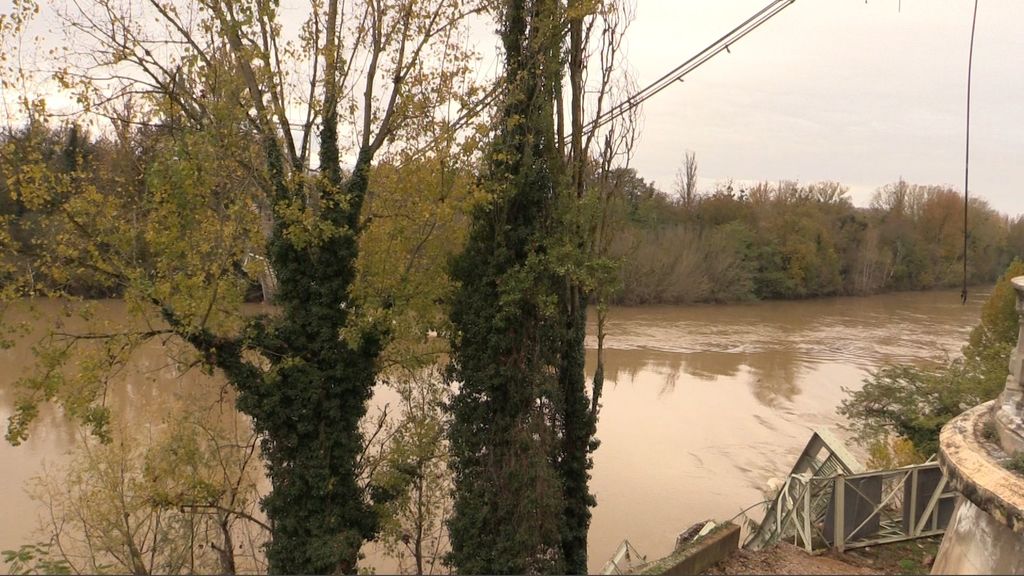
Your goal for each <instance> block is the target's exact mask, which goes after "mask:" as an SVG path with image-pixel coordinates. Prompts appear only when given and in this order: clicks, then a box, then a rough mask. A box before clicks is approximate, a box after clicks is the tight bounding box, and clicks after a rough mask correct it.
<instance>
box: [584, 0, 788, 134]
mask: <svg viewBox="0 0 1024 576" xmlns="http://www.w3.org/2000/svg"><path fill="white" fill-rule="evenodd" d="M794 2H796V0H773V1H772V2H769V3H768V4H767V5H766V6H765V7H764V8H761V9H760V10H758V11H757V12H756V13H755V14H754V15H753V16H751V17H750V18H747V19H746V20H744V21H743V23H742V24H740V25H739V26H737V27H735V28H733V29H732V30H730V31H729V32H728V33H727V34H725V35H724V36H722V37H721V38H719V39H718V40H715V41H714V42H712V43H711V44H709V45H708V46H707V47H706V48H704V49H703V50H701V51H700V52H698V53H697V54H696V55H695V56H693V57H692V58H690V59H689V60H687V61H686V62H683V63H682V64H680V65H679V66H676V67H675V68H673V69H672V70H671V71H669V72H668V73H667V74H665V75H664V76H662V77H660V78H658V79H657V80H655V81H654V82H652V83H650V84H648V85H647V86H645V87H644V88H643V89H641V90H639V91H638V92H636V93H635V94H633V95H631V96H630V97H629V98H627V99H626V100H625V101H623V102H620V103H618V104H616V105H615V106H612V107H611V108H610V109H609V110H607V111H606V112H604V113H603V114H601V115H600V116H598V117H597V118H594V119H593V120H591V121H590V122H588V123H587V124H586V125H585V126H583V134H590V133H592V132H594V131H595V130H597V129H598V128H601V127H602V126H604V125H606V124H608V123H609V122H612V121H613V120H615V119H616V118H618V117H619V116H623V115H625V114H628V113H629V112H631V111H632V110H634V109H635V108H638V107H639V106H640V105H641V104H643V103H644V102H646V101H647V100H649V99H650V98H652V97H653V96H655V95H656V94H658V93H659V92H661V91H662V90H664V89H665V88H668V87H669V86H671V85H672V84H673V83H674V82H681V81H682V80H683V77H684V76H686V75H687V74H689V73H690V72H692V71H694V70H696V69H697V68H699V67H700V65H701V64H704V63H705V62H707V61H708V60H711V59H712V58H714V57H715V56H717V55H718V54H719V53H721V52H723V51H724V52H728V53H730V54H731V53H732V52H731V51H730V50H729V46H731V45H732V44H734V43H736V42H737V41H739V40H740V39H742V38H743V37H745V36H746V35H747V34H750V33H751V32H753V31H754V30H756V29H757V28H758V27H759V26H761V25H762V24H764V23H765V22H767V21H768V20H771V19H772V17H773V16H775V15H776V14H778V13H779V12H782V11H783V10H785V9H786V8H788V7H789V6H790V5H792V4H793V3H794Z"/></svg>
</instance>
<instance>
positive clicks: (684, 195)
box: [675, 151, 697, 209]
mask: <svg viewBox="0 0 1024 576" xmlns="http://www.w3.org/2000/svg"><path fill="white" fill-rule="evenodd" d="M675 184H676V186H675V188H676V195H677V196H679V200H680V201H681V202H682V203H683V206H685V207H686V208H687V209H690V208H692V207H693V203H694V200H695V199H696V198H697V155H696V154H695V153H693V152H690V151H687V152H686V156H684V158H683V165H682V167H680V168H679V170H677V171H676V182H675Z"/></svg>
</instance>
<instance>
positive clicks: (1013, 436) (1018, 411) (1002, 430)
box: [992, 276, 1024, 454]
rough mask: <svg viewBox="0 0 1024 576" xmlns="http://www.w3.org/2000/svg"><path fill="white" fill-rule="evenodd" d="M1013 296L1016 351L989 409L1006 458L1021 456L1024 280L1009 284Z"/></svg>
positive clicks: (1023, 446) (1023, 445)
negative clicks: (1002, 386)
mask: <svg viewBox="0 0 1024 576" xmlns="http://www.w3.org/2000/svg"><path fill="white" fill-rule="evenodd" d="M1011 282H1012V283H1013V289H1014V291H1015V292H1016V293H1017V315H1018V317H1019V322H1018V324H1019V326H1020V328H1019V330H1020V332H1019V334H1018V336H1017V347H1016V348H1014V350H1013V353H1012V354H1010V373H1009V375H1007V377H1006V387H1005V388H1004V389H1003V393H1002V394H1000V395H999V398H997V399H996V402H995V405H994V406H993V407H992V416H993V420H994V422H995V429H996V433H997V434H998V435H999V443H1000V444H1001V445H1002V447H1003V449H1004V450H1006V452H1007V453H1008V454H1017V453H1024V276H1018V277H1016V278H1014V279H1013V280H1011Z"/></svg>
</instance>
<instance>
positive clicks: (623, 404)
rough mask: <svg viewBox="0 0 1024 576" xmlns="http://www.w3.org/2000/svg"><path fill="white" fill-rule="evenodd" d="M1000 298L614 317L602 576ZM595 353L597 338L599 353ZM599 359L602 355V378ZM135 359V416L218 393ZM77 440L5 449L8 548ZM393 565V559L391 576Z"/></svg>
mask: <svg viewBox="0 0 1024 576" xmlns="http://www.w3.org/2000/svg"><path fill="white" fill-rule="evenodd" d="M986 294H987V290H985V291H982V290H975V291H974V293H973V295H972V297H971V298H970V299H969V301H968V304H967V305H966V306H962V305H961V304H960V300H959V293H958V292H953V291H936V292H917V293H902V294H889V295H882V296H869V297H857V298H834V299H822V300H809V301H799V302H759V303H751V304H730V305H707V306H687V307H644V308H613V309H612V310H611V311H610V315H609V322H608V337H607V340H606V348H607V351H606V367H605V374H606V385H605V392H604V397H603V401H602V405H603V407H602V410H601V417H600V423H599V425H598V436H599V438H600V440H601V446H600V448H599V449H598V450H597V452H596V454H595V456H594V470H593V479H592V481H591V488H592V490H593V492H594V493H595V495H596V496H597V502H598V505H597V508H595V509H594V516H593V522H592V525H591V530H590V570H591V572H596V571H599V570H600V569H601V567H602V566H603V564H604V562H605V561H606V560H607V559H608V558H609V556H610V555H611V554H612V553H613V552H614V550H615V548H616V547H617V546H618V545H619V543H620V542H621V541H622V540H623V539H624V538H628V539H629V541H630V542H631V543H632V544H633V545H634V546H635V547H636V548H637V549H638V550H639V551H640V552H641V553H643V554H645V555H647V556H648V557H649V558H654V557H658V556H661V555H664V554H667V553H668V552H670V551H671V548H672V545H673V542H674V540H675V537H676V535H677V534H678V533H679V532H681V531H682V530H683V529H685V528H686V527H688V526H690V525H691V524H693V523H694V522H697V521H700V520H704V519H708V518H715V519H719V520H725V519H729V518H731V517H733V516H734V515H735V514H736V513H738V512H739V511H740V510H741V509H742V508H745V507H746V506H749V505H751V504H753V503H755V502H758V501H759V500H761V499H763V496H762V490H763V489H764V487H765V486H766V484H767V483H768V482H769V481H770V480H772V479H773V478H779V477H781V476H783V475H784V474H785V473H786V472H787V471H788V470H789V468H790V467H791V466H792V464H793V460H794V459H795V458H796V456H797V455H798V454H799V453H800V450H801V449H802V448H803V446H804V444H805V443H806V441H807V439H808V437H809V436H810V433H811V431H812V430H813V429H815V428H829V429H832V430H833V431H834V432H836V433H837V435H838V436H839V437H840V438H844V439H848V437H849V435H848V434H845V433H844V432H843V431H842V430H841V429H839V428H838V427H839V426H840V425H841V424H842V422H841V419H840V418H839V417H838V416H837V415H836V413H835V408H836V406H837V405H838V404H839V402H840V400H841V399H842V398H843V397H844V396H845V393H844V392H843V388H844V387H845V388H857V387H859V386H860V385H861V381H862V380H863V378H864V377H865V376H866V375H867V374H868V372H869V371H870V370H872V369H875V368H878V367H880V366H882V365H884V364H886V363H890V362H913V363H923V362H929V361H942V360H944V359H945V358H947V357H949V356H952V355H956V354H957V353H958V351H959V349H960V347H961V346H962V345H963V343H964V342H965V340H966V337H967V334H968V332H969V331H970V329H971V327H972V326H973V325H974V324H976V323H977V321H978V317H979V310H980V305H981V303H982V302H983V301H984V298H985V296H986ZM122 311H123V308H122V307H121V305H120V304H118V303H108V304H104V305H103V306H101V307H100V310H99V312H100V314H108V315H110V316H111V317H117V316H118V315H119V314H121V313H123V312H122ZM591 316H593V314H592V315H591ZM591 332H593V331H592V330H591ZM595 343H596V340H595V339H594V338H593V336H591V338H590V341H588V347H591V348H592V347H593V345H594V344H595ZM595 359H596V353H595V352H594V350H592V349H589V350H588V358H587V360H588V369H589V370H592V369H593V364H594V361H595ZM30 362H31V354H30V353H29V352H28V347H27V346H25V345H20V346H18V347H16V348H14V349H11V350H0V419H2V420H3V422H4V423H6V420H7V417H8V416H9V415H10V414H11V412H12V411H13V400H14V399H13V394H12V390H11V384H12V382H13V381H14V380H15V379H16V378H17V377H18V376H19V374H21V373H22V372H23V370H25V368H26V367H27V366H28V365H29V363H30ZM133 362H134V364H133V366H131V368H130V369H129V370H127V371H126V374H125V375H124V384H123V385H122V386H120V387H116V389H114V390H112V393H111V396H110V402H111V404H112V406H114V409H115V411H116V412H118V413H119V414H121V415H122V416H123V417H124V418H125V419H127V420H129V421H131V420H136V421H145V420H149V419H153V418H154V417H155V416H154V415H155V414H159V413H160V412H161V410H162V406H164V405H165V404H166V403H167V402H168V401H169V399H170V398H171V396H173V395H174V394H176V393H179V392H181V391H183V390H185V391H187V390H188V389H191V388H196V387H203V386H217V385H218V383H217V380H216V378H212V379H211V378H208V377H206V376H203V375H201V374H199V373H198V372H197V371H195V370H193V371H190V372H188V373H186V374H184V375H182V374H181V373H179V371H178V369H177V368H176V367H175V365H174V364H173V363H171V362H168V361H167V358H166V354H165V353H164V352H163V351H162V349H161V348H160V347H159V346H158V345H157V344H155V343H154V344H153V346H151V347H150V348H148V349H146V350H143V351H142V353H141V354H137V355H136V358H135V359H133ZM75 438H76V433H75V432H74V430H73V428H72V427H71V426H69V425H68V424H67V422H66V421H65V420H64V419H63V417H62V416H61V415H60V414H59V413H58V412H57V411H56V410H53V409H44V410H43V411H42V412H41V415H40V418H39V420H38V422H37V424H36V425H35V427H34V429H33V431H32V436H31V438H30V440H29V441H28V442H26V443H25V444H24V445H22V446H19V447H12V446H10V445H8V444H7V443H4V442H0V466H2V471H3V473H2V474H0V512H2V513H0V550H4V549H13V548H17V547H18V546H19V545H21V544H23V543H27V542H32V541H35V540H36V539H37V538H35V537H34V532H33V531H34V530H35V527H36V522H35V518H36V516H37V515H39V514H40V513H41V512H42V509H41V508H40V506H39V505H38V504H37V503H36V502H34V501H33V500H32V499H30V498H29V497H28V495H27V494H26V492H25V485H26V482H28V481H29V480H30V479H31V478H33V477H35V476H38V475H39V474H41V473H42V472H43V470H44V464H47V463H48V464H54V463H59V462H61V461H63V460H64V459H65V458H66V453H67V452H68V450H70V449H71V448H72V447H73V446H74V445H75ZM393 566H394V565H393V564H392V563H390V562H388V561H386V560H385V559H377V568H378V572H386V571H389V570H393V569H394V567H393Z"/></svg>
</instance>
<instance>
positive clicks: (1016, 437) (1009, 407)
mask: <svg viewBox="0 0 1024 576" xmlns="http://www.w3.org/2000/svg"><path fill="white" fill-rule="evenodd" d="M1013 287H1014V290H1015V291H1016V293H1017V314H1018V317H1019V320H1018V322H1019V325H1020V332H1019V335H1018V338H1017V347H1016V348H1015V349H1014V351H1013V353H1012V354H1011V356H1010V367H1009V368H1010V370H1009V375H1008V376H1007V378H1006V386H1005V388H1004V389H1003V392H1002V393H1001V394H1000V395H999V397H998V398H997V399H996V400H993V401H991V402H986V403H985V404H982V405H980V406H976V407H974V408H972V409H970V410H968V411H967V412H965V413H963V414H961V415H960V416H958V417H956V418H954V419H953V420H952V421H950V422H949V423H948V424H946V426H945V427H943V429H942V434H941V436H940V438H939V463H940V465H941V466H942V469H943V471H944V472H945V473H946V477H947V479H948V481H949V482H950V483H951V484H952V485H953V486H954V487H955V488H956V490H957V492H959V493H960V496H959V498H958V502H957V509H956V511H955V512H954V514H953V519H952V520H951V521H950V525H949V527H948V528H947V529H946V535H945V537H944V538H943V540H942V546H941V547H940V549H939V554H938V556H937V558H936V560H935V564H934V565H933V566H932V574H1024V476H1022V475H1020V474H1018V473H1015V472H1013V471H1011V470H1008V469H1007V468H1006V467H1005V465H1004V464H1005V463H1006V461H1007V459H1008V458H1009V457H1011V456H1013V455H1015V454H1021V453H1024V401H1022V399H1024V276H1019V277H1017V278H1014V279H1013Z"/></svg>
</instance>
